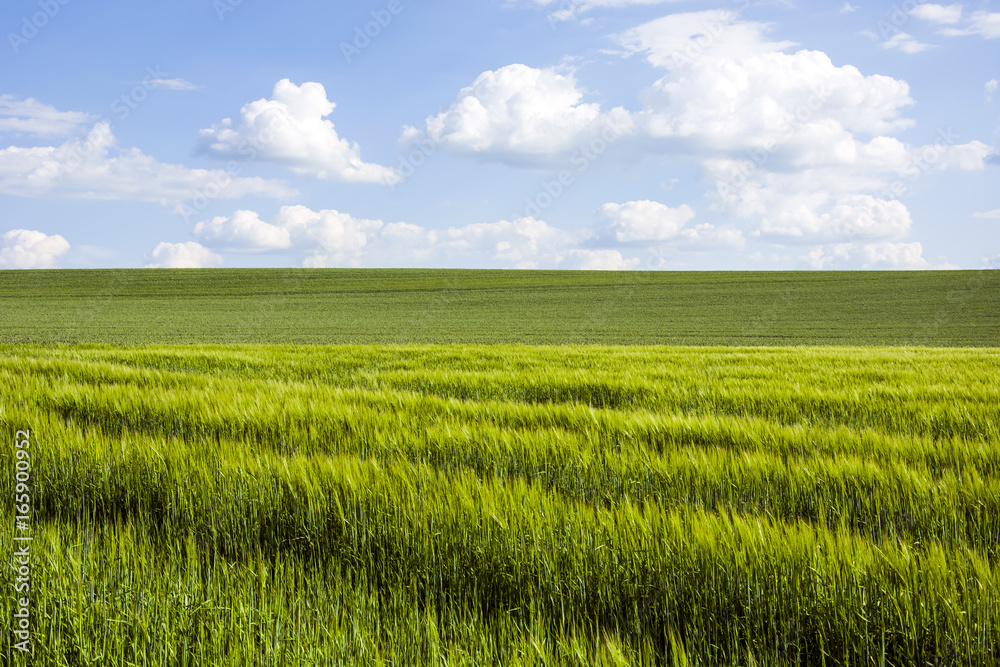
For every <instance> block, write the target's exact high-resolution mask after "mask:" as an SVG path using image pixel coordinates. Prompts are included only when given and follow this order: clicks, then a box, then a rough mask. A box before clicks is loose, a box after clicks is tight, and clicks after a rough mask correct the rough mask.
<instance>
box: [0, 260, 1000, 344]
mask: <svg viewBox="0 0 1000 667" xmlns="http://www.w3.org/2000/svg"><path fill="white" fill-rule="evenodd" d="M997 274H998V272H996V271H944V272H580V271H569V272H567V271H465V270H370V269H364V270H361V269H359V270H341V269H329V270H326V269H203V270H201V269H200V270H151V269H134V270H124V269H123V270H94V271H68V270H59V271H2V272H0V304H2V307H0V342H6V343H45V344H49V343H108V344H116V345H137V344H188V343H190V344H203V343H225V344H228V343H279V344H286V343H303V344H342V343H343V344H365V343H377V344H406V343H435V344H444V343H486V344H493V343H526V344H585V343H597V344H616V345H620V344H625V345H638V344H662V345H771V346H774V345H866V346H867V345H921V346H976V347H982V346H994V345H998V344H1000V282H998V281H997V278H996V276H997Z"/></svg>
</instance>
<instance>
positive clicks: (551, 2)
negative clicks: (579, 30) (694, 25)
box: [529, 0, 678, 22]
mask: <svg viewBox="0 0 1000 667" xmlns="http://www.w3.org/2000/svg"><path fill="white" fill-rule="evenodd" d="M677 1H678V0H529V2H531V4H533V5H535V6H536V7H542V8H545V9H548V8H552V7H554V8H555V10H554V11H552V12H551V13H550V14H549V20H550V21H551V22H557V21H569V20H571V19H573V18H575V17H576V16H577V15H578V14H582V13H584V12H588V11H590V10H592V9H597V8H600V7H608V8H614V9H620V8H622V7H630V6H632V5H661V4H664V3H666V2H677Z"/></svg>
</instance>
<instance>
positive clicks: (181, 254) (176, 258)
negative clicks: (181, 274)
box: [146, 241, 222, 269]
mask: <svg viewBox="0 0 1000 667" xmlns="http://www.w3.org/2000/svg"><path fill="white" fill-rule="evenodd" d="M150 259H152V260H153V261H152V263H150V264H147V265H146V268H147V269H200V268H204V267H209V266H219V265H220V264H222V257H220V256H219V255H217V254H215V253H214V252H212V251H211V250H209V249H208V248H206V247H205V246H203V245H201V244H199V243H195V242H193V241H188V242H187V243H160V244H159V245H157V246H156V247H155V248H153V252H152V253H151V256H150Z"/></svg>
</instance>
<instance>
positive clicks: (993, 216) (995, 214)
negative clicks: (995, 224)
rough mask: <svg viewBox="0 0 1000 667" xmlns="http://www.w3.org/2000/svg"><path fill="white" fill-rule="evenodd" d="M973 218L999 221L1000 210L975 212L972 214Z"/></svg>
mask: <svg viewBox="0 0 1000 667" xmlns="http://www.w3.org/2000/svg"><path fill="white" fill-rule="evenodd" d="M972 217H973V218H982V219H984V220H1000V208H998V209H994V210H992V211H977V212H976V213H973V214H972Z"/></svg>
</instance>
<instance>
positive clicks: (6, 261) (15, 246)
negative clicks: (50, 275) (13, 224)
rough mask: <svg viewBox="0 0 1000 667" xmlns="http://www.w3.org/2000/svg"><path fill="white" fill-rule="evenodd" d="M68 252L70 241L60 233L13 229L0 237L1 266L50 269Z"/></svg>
mask: <svg viewBox="0 0 1000 667" xmlns="http://www.w3.org/2000/svg"><path fill="white" fill-rule="evenodd" d="M67 252H69V242H68V241H66V239H64V238H63V237H62V236H59V235H58V234H54V235H52V236H49V235H47V234H43V233H42V232H39V231H33V230H28V229H12V230H10V231H9V232H6V233H5V234H4V235H3V237H0V268H4V269H50V268H53V267H54V266H55V265H56V262H57V261H58V260H59V258H60V257H62V256H63V255H65V254H66V253H67Z"/></svg>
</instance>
